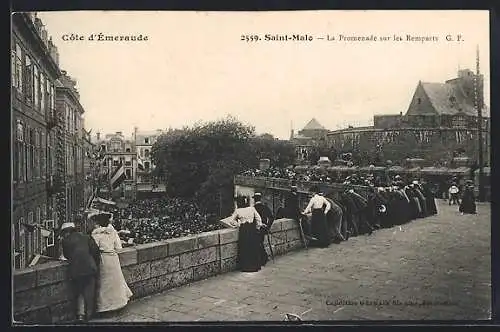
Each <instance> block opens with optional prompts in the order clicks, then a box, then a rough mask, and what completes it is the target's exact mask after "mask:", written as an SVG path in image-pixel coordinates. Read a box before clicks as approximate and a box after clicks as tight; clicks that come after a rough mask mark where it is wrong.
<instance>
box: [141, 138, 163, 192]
mask: <svg viewBox="0 0 500 332" xmlns="http://www.w3.org/2000/svg"><path fill="white" fill-rule="evenodd" d="M162 134H163V130H161V129H157V130H155V131H139V130H138V128H135V131H134V139H135V147H136V149H137V155H138V159H139V160H140V161H141V162H142V164H143V167H139V164H138V167H137V181H136V183H137V186H136V188H137V192H138V193H148V192H152V191H165V184H164V183H163V182H162V181H157V180H158V179H155V177H154V176H153V170H154V169H155V164H154V163H153V160H152V158H151V151H152V149H153V144H155V143H156V140H157V139H158V137H159V136H160V135H162Z"/></svg>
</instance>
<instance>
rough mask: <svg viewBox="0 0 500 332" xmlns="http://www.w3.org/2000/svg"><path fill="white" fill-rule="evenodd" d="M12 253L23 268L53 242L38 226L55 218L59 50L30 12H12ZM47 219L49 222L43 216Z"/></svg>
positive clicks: (50, 225)
mask: <svg viewBox="0 0 500 332" xmlns="http://www.w3.org/2000/svg"><path fill="white" fill-rule="evenodd" d="M11 17H12V37H11V75H12V77H11V102H12V104H11V105H12V118H11V119H12V120H11V133H12V135H11V137H12V140H11V142H12V146H11V151H12V159H11V160H12V161H11V170H12V193H13V197H12V210H11V211H12V214H11V218H12V219H11V230H12V249H13V252H12V254H13V255H12V257H13V262H12V263H13V266H14V267H15V268H23V267H25V266H27V265H28V264H29V263H30V261H31V260H32V258H33V256H34V255H35V254H38V253H42V252H44V251H46V250H47V248H48V247H51V246H53V245H54V242H55V241H54V240H55V239H54V234H53V233H52V234H51V236H49V237H42V236H41V231H40V228H38V227H33V226H34V225H40V224H44V223H48V224H47V225H44V226H46V227H47V228H49V229H50V228H52V227H53V226H54V223H57V219H58V216H57V215H56V209H55V205H56V197H55V196H54V195H53V194H52V193H53V190H52V189H54V188H53V185H54V179H55V178H56V175H57V174H56V171H57V169H56V166H57V165H56V154H55V147H56V138H57V137H56V132H55V130H54V128H55V126H54V125H55V119H56V103H55V99H56V98H55V96H56V81H57V79H58V78H59V77H60V76H61V72H60V70H59V65H58V61H59V54H58V51H57V49H56V47H55V46H54V44H53V42H52V39H51V38H50V37H49V36H48V33H47V31H46V30H45V28H44V26H43V23H42V21H41V20H40V19H39V18H37V17H36V16H35V15H34V14H30V13H15V14H13V15H12V16H11ZM47 220H48V221H47Z"/></svg>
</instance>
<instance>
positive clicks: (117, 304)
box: [92, 213, 132, 312]
mask: <svg viewBox="0 0 500 332" xmlns="http://www.w3.org/2000/svg"><path fill="white" fill-rule="evenodd" d="M110 217H111V214H109V213H102V214H98V215H96V216H94V218H95V221H96V223H97V227H96V228H95V229H94V230H93V231H92V237H93V238H94V240H95V242H96V243H97V245H98V247H99V250H100V251H101V266H100V274H99V292H98V295H97V312H109V311H114V310H118V309H121V308H123V307H125V306H126V305H127V303H128V301H129V299H130V298H131V297H132V291H131V290H130V288H129V287H128V285H127V282H126V281H125V277H124V276H123V272H122V269H121V266H120V258H119V257H118V252H117V251H118V250H119V249H122V244H121V240H120V237H119V236H118V233H117V231H116V230H115V229H114V228H113V226H112V225H111V223H110Z"/></svg>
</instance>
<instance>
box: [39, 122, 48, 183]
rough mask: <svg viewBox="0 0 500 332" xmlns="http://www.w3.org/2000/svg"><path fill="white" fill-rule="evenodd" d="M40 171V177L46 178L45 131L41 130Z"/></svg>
mask: <svg viewBox="0 0 500 332" xmlns="http://www.w3.org/2000/svg"><path fill="white" fill-rule="evenodd" d="M40 144H41V147H40V172H41V173H42V174H41V177H42V179H45V178H46V171H47V169H46V164H45V163H46V155H47V142H46V138H45V133H44V132H43V131H42V132H41V133H40Z"/></svg>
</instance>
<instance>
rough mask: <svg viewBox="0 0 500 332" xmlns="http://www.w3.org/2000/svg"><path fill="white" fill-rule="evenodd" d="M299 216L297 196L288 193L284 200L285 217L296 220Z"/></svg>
mask: <svg viewBox="0 0 500 332" xmlns="http://www.w3.org/2000/svg"><path fill="white" fill-rule="evenodd" d="M299 216H300V207H299V196H298V194H293V193H289V194H288V195H287V197H286V198H285V217H286V218H290V219H295V220H298V218H299Z"/></svg>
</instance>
